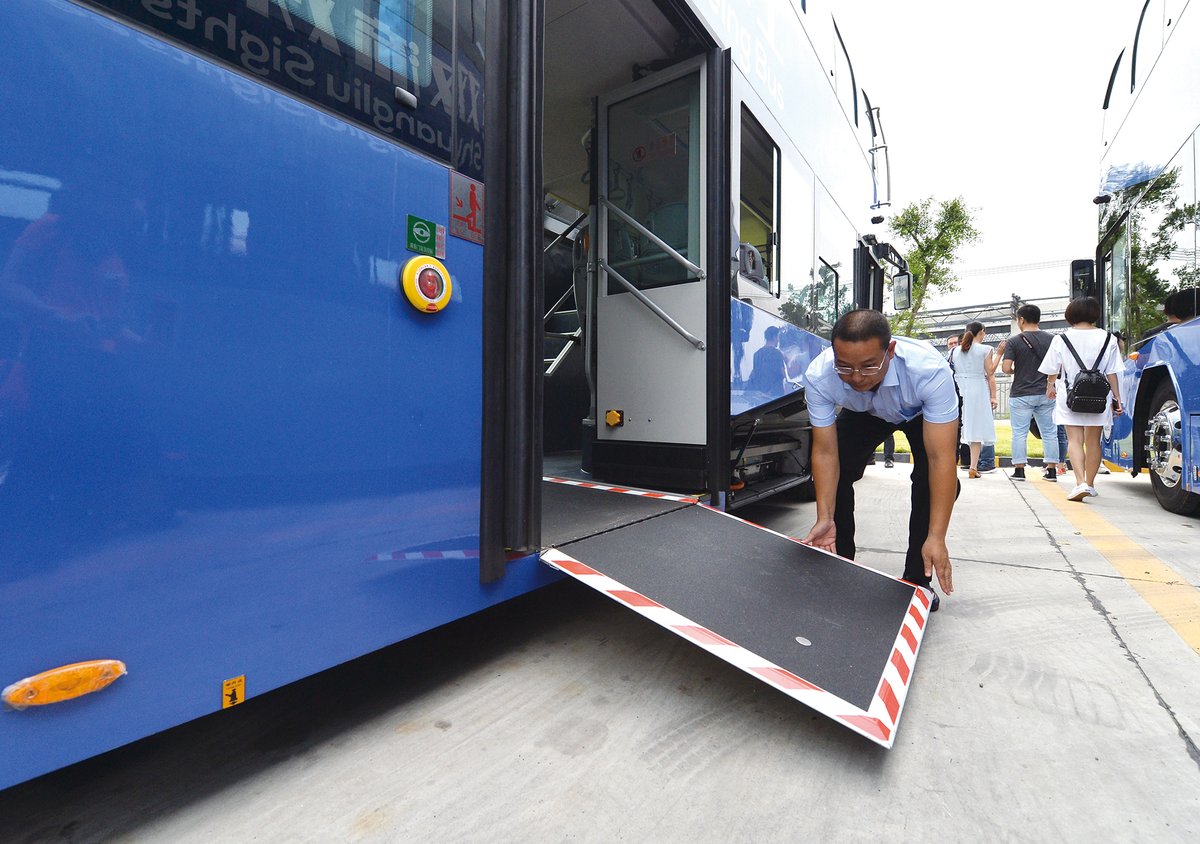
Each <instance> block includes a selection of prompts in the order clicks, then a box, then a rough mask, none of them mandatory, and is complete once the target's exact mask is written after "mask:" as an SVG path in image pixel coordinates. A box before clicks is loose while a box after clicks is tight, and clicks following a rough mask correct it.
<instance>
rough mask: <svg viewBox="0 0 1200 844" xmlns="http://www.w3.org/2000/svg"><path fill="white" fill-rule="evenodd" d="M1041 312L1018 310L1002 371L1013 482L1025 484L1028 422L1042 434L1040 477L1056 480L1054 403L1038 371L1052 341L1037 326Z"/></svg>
mask: <svg viewBox="0 0 1200 844" xmlns="http://www.w3.org/2000/svg"><path fill="white" fill-rule="evenodd" d="M1041 321H1042V309H1041V308H1039V307H1038V306H1037V305H1022V306H1021V307H1019V308H1017V329H1018V330H1017V333H1016V334H1014V335H1013V336H1012V337H1009V338H1008V342H1007V344H1006V345H1005V349H1004V358H1003V360H1002V362H1001V367H1002V368H1003V370H1004V372H1005V373H1007V374H1009V375H1012V376H1013V383H1012V391H1011V392H1010V393H1009V396H1010V398H1009V401H1008V408H1009V417H1010V419H1011V420H1012V465H1013V472H1012V478H1013V480H1015V481H1023V480H1025V462H1026V455H1027V453H1028V450H1027V446H1028V437H1029V423H1030V420H1033V419H1036V420H1037V426H1038V430H1039V431H1041V432H1042V448H1043V449H1044V454H1045V466H1046V470H1045V472H1044V473H1043V474H1042V477H1043V478H1045V479H1046V480H1048V481H1053V480H1056V479H1057V477H1058V472H1057V467H1056V464H1057V463H1058V437H1057V436H1056V434H1057V430H1058V429H1057V426H1056V425H1055V423H1054V401H1053V399H1051V398H1049V397H1048V396H1047V395H1046V386H1047V380H1046V375H1045V374H1044V373H1042V372H1040V371H1039V370H1038V367H1039V366H1041V365H1042V360H1043V359H1044V358H1045V357H1046V351H1047V350H1048V349H1049V348H1050V343H1051V341H1052V340H1053V339H1054V337H1053V336H1052V335H1050V334H1047V333H1046V332H1045V331H1042V330H1041V329H1040V328H1039V327H1038V326H1039V323H1041Z"/></svg>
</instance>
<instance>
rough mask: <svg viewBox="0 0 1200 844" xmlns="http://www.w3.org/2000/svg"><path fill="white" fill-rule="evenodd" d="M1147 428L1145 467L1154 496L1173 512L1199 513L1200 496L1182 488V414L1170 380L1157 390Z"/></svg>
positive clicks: (1184, 514)
mask: <svg viewBox="0 0 1200 844" xmlns="http://www.w3.org/2000/svg"><path fill="white" fill-rule="evenodd" d="M1146 429H1147V432H1146V467H1147V469H1148V470H1149V473H1150V486H1151V487H1152V488H1153V489H1154V497H1155V498H1157V499H1158V503H1159V504H1160V505H1162V508H1163V509H1164V510H1167V511H1169V512H1171V513H1178V514H1179V515H1181V516H1195V515H1197V514H1200V495H1197V494H1196V493H1194V492H1188V491H1187V490H1186V489H1184V486H1183V437H1184V431H1183V413H1182V411H1181V410H1180V408H1179V402H1178V400H1177V399H1176V397H1175V388H1174V386H1172V384H1171V382H1170V381H1164V382H1163V383H1161V384H1159V385H1158V389H1156V390H1155V391H1154V397H1153V398H1152V399H1150V413H1149V415H1148V417H1147V420H1146Z"/></svg>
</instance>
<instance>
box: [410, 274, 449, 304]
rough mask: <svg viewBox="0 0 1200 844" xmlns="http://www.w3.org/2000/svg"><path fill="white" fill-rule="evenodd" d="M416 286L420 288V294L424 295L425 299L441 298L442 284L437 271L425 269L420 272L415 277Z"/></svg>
mask: <svg viewBox="0 0 1200 844" xmlns="http://www.w3.org/2000/svg"><path fill="white" fill-rule="evenodd" d="M417 286H418V287H420V288H421V292H422V293H423V294H424V295H425V298H426V299H435V300H436V299H439V298H441V295H442V288H443V287H444V284H443V282H442V277H441V276H440V275H438V271H437V270H435V269H434V268H433V267H426V268H425V269H423V270H421V274H420V275H419V276H418V277H417Z"/></svg>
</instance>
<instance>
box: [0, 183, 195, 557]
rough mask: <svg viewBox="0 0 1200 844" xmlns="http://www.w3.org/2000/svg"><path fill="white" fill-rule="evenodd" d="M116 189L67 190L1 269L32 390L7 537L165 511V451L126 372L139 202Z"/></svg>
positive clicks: (18, 445)
mask: <svg viewBox="0 0 1200 844" xmlns="http://www.w3.org/2000/svg"><path fill="white" fill-rule="evenodd" d="M118 182H119V180H117V179H109V178H98V177H97V178H93V179H91V180H85V181H83V182H82V183H78V184H75V185H70V186H68V187H66V188H64V189H63V191H62V192H61V193H60V194H59V195H57V196H56V197H55V198H54V202H53V205H52V207H51V210H50V211H49V212H48V213H46V214H45V215H43V216H42V217H40V218H39V219H37V220H34V221H33V222H32V223H30V224H29V225H28V226H27V227H26V229H25V230H24V232H22V233H21V234H20V235H19V236H18V237H17V239H16V241H15V243H14V244H13V248H12V251H11V253H10V254H9V257H8V260H7V261H6V263H5V265H4V267H3V269H2V270H0V313H3V315H4V316H5V317H6V318H7V319H8V320H10V321H11V323H12V324H13V325H15V326H16V327H17V331H16V333H17V338H18V355H19V358H20V361H21V364H22V366H23V368H24V382H25V387H26V395H25V396H24V403H25V412H24V414H23V419H22V421H21V423H20V425H19V426H18V433H17V435H16V437H14V440H13V442H12V443H11V448H12V453H11V456H10V458H9V463H10V465H9V468H8V469H7V478H6V481H5V483H4V484H2V485H0V513H3V519H4V520H9V521H8V523H9V524H17V525H19V526H20V528H19V534H20V535H18V536H10V537H9V539H10V540H11V541H24V542H28V541H33V540H34V539H37V538H38V537H41V538H42V539H45V540H46V541H47V542H49V541H52V540H53V535H55V534H62V536H61V537H60V538H64V537H66V535H67V534H68V533H70V531H72V530H73V531H75V532H76V535H82V534H83V533H86V532H87V531H89V530H93V529H97V528H99V527H101V526H102V525H105V524H107V525H113V524H116V523H118V522H119V523H123V524H133V523H134V522H137V521H140V520H141V518H142V517H143V516H145V515H146V514H148V513H151V512H153V513H154V514H155V518H157V514H159V513H162V512H163V511H164V506H165V505H164V503H163V502H164V498H163V493H162V490H161V487H160V486H159V479H158V475H157V472H156V469H157V466H158V457H159V455H160V450H159V449H158V448H157V444H156V438H155V437H154V435H153V433H152V432H151V428H150V425H149V424H148V422H147V420H146V415H145V412H144V409H143V408H142V404H141V401H140V399H139V398H138V396H137V392H136V390H135V388H134V385H133V383H132V382H131V380H130V377H129V373H128V370H127V357H128V354H129V352H130V351H132V350H134V349H137V348H141V347H142V345H143V341H142V338H141V337H140V336H139V335H138V334H137V333H136V332H135V331H133V330H132V329H131V328H130V327H129V325H128V322H127V318H126V312H127V310H128V302H127V296H128V287H129V273H128V270H127V263H126V255H127V254H130V253H131V252H132V251H134V246H133V244H134V243H135V240H134V239H135V238H136V236H137V233H138V232H139V230H140V228H141V227H140V225H139V220H140V219H141V218H140V213H141V207H142V206H141V205H140V203H138V202H136V201H135V200H133V199H132V198H130V197H128V196H124V197H121V196H117V195H116V194H115V193H114V192H113V190H112V186H113V185H114V184H117V183H118ZM172 512H173V511H172Z"/></svg>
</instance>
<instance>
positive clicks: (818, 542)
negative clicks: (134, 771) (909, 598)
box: [800, 519, 945, 554]
mask: <svg viewBox="0 0 1200 844" xmlns="http://www.w3.org/2000/svg"><path fill="white" fill-rule="evenodd" d="M800 541H801V542H802V543H804V544H805V545H811V546H812V547H814V548H820V549H821V550H822V551H828V552H829V553H831V554H836V553H837V527H836V526H835V525H834V523H833V519H818V520H817V523H816V524H815V525H813V526H812V530H810V531H809V532H808V536H806V537H804V538H803V539H801V540H800ZM942 549H943V550H945V545H943V546H942Z"/></svg>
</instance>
